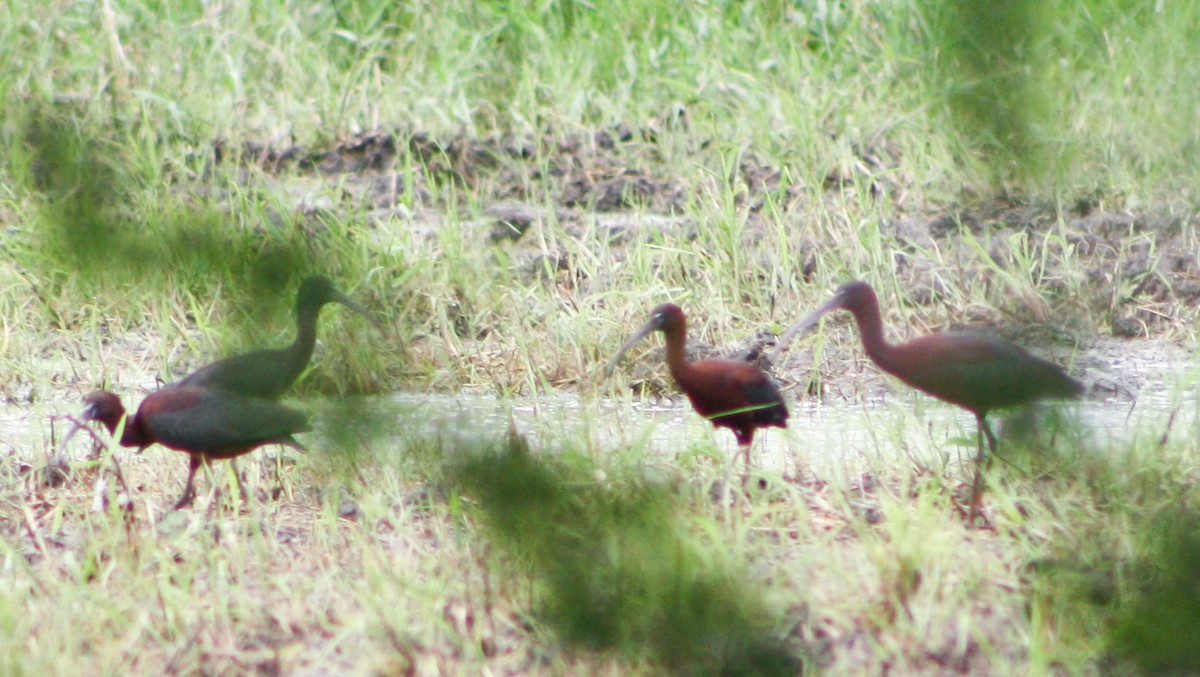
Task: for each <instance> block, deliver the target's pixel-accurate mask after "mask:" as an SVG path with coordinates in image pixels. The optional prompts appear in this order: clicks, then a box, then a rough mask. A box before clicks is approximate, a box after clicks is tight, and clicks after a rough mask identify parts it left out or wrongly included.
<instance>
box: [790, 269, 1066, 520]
mask: <svg viewBox="0 0 1200 677" xmlns="http://www.w3.org/2000/svg"><path fill="white" fill-rule="evenodd" d="M839 308H840V309H842V310H847V311H850V313H851V314H853V315H854V320H855V322H856V323H857V324H858V331H859V333H860V334H861V335H862V343H863V348H864V349H865V350H866V353H867V357H869V358H871V361H872V362H874V363H875V364H877V365H879V367H880V368H881V369H883V370H884V371H886V372H888V373H889V374H891V375H893V376H895V377H897V378H899V379H900V380H901V381H904V382H905V383H907V384H908V385H910V386H912V387H914V388H916V389H917V390H920V391H922V392H925V393H928V394H930V395H933V396H934V397H936V398H938V399H941V400H945V401H946V402H950V403H951V404H957V405H958V406H960V407H962V408H963V409H966V410H967V411H969V412H971V413H972V414H974V415H975V421H976V427H977V429H978V431H977V432H978V438H977V441H978V455H977V456H976V459H975V462H976V468H975V480H974V482H973V484H972V489H971V514H970V520H971V521H972V522H973V521H974V519H975V516H976V515H977V514H978V510H979V499H980V497H981V493H982V488H983V476H982V474H981V470H982V464H983V461H984V458H985V456H984V448H983V438H984V437H987V441H988V449H989V451H990V452H991V453H992V454H995V453H996V437H995V435H993V434H992V430H991V428H989V427H988V423H987V414H988V412H989V411H991V410H993V409H1003V408H1005V407H1012V406H1017V405H1022V404H1026V403H1029V402H1032V401H1034V400H1037V399H1042V398H1067V397H1076V396H1078V395H1080V394H1082V393H1083V384H1082V383H1080V382H1079V381H1076V380H1075V379H1073V378H1071V377H1070V376H1067V374H1066V372H1064V371H1063V369H1062V367H1060V366H1058V365H1057V364H1054V363H1053V362H1049V361H1047V360H1044V359H1042V358H1040V357H1036V356H1034V355H1031V354H1030V353H1028V352H1026V351H1025V350H1024V349H1023V348H1021V347H1019V346H1016V345H1014V344H1012V343H1009V342H1008V341H1005V340H1003V339H1000V338H997V337H995V336H990V335H987V334H980V333H972V332H954V333H942V334H931V335H929V336H922V337H920V338H916V339H913V340H912V341H909V342H907V343H902V344H899V345H893V344H891V343H888V342H887V340H886V339H884V337H883V318H882V317H881V315H880V312H879V299H878V298H877V297H876V296H875V290H873V289H871V286H870V285H868V284H867V283H866V282H860V281H855V282H847V283H846V284H843V285H842V286H841V287H839V288H838V290H837V292H835V293H834V295H833V298H831V299H830V300H829V301H827V302H825V303H824V304H823V305H822V306H820V307H819V308H817V309H816V310H814V311H812V312H811V313H809V314H808V315H807V316H805V317H804V318H803V319H801V320H800V321H799V322H796V323H795V324H794V325H792V326H791V327H790V328H788V330H787V331H786V332H784V335H783V337H782V338H781V339H780V341H779V347H778V348H777V349H776V351H777V353H778V351H782V350H783V349H784V348H786V347H787V345H788V344H789V343H791V341H792V338H794V337H795V335H796V334H797V333H798V332H800V331H802V330H804V329H806V328H808V327H810V326H812V325H813V324H816V322H817V320H819V319H820V318H821V316H822V315H824V314H825V313H828V312H829V311H831V310H836V309H839Z"/></svg>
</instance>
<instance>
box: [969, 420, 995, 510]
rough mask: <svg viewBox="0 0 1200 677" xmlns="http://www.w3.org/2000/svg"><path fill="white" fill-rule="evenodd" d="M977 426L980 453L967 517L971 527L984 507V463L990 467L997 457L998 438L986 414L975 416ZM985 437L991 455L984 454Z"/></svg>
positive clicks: (977, 454)
mask: <svg viewBox="0 0 1200 677" xmlns="http://www.w3.org/2000/svg"><path fill="white" fill-rule="evenodd" d="M975 425H976V427H977V428H978V431H977V433H976V437H975V439H976V442H977V445H978V449H979V451H978V452H977V453H976V455H975V480H974V481H973V482H972V483H971V512H970V514H969V515H968V517H967V523H968V524H971V525H974V524H975V518H976V517H978V516H979V509H980V508H981V507H982V506H981V504H982V502H983V466H984V462H985V461H986V462H987V463H988V464H989V465H990V463H991V460H992V456H995V455H996V436H995V435H993V434H992V429H991V428H989V427H988V424H987V420H986V419H985V415H984V414H975ZM984 437H987V441H988V450H989V452H990V455H987V454H984V451H983V438H984Z"/></svg>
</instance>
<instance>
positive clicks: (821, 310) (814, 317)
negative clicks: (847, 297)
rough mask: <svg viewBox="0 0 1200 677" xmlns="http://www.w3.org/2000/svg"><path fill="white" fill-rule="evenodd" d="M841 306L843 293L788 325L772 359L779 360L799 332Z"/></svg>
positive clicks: (773, 360)
mask: <svg viewBox="0 0 1200 677" xmlns="http://www.w3.org/2000/svg"><path fill="white" fill-rule="evenodd" d="M841 307H842V297H841V295H837V296H834V297H833V298H831V299H829V300H828V301H826V302H825V303H822V304H821V305H820V306H818V307H817V309H816V310H814V311H812V312H811V313H809V314H807V315H805V316H804V317H802V318H800V319H799V320H798V321H796V323H795V324H793V325H792V326H790V327H788V328H787V331H785V332H783V336H780V337H779V343H778V345H776V346H775V352H774V353H772V354H771V361H772V362H778V361H779V356H780V355H782V354H783V351H785V350H787V347H788V346H789V345H791V344H792V340H793V339H795V338H796V335H797V334H799V333H800V332H802V331H804V330H805V329H808V328H809V327H811V326H813V325H814V324H816V323H817V322H818V321H820V319H821V316H823V315H824V314H825V313H828V312H829V311H831V310H837V309H838V308H841Z"/></svg>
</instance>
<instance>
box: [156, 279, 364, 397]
mask: <svg viewBox="0 0 1200 677" xmlns="http://www.w3.org/2000/svg"><path fill="white" fill-rule="evenodd" d="M329 303H338V304H341V305H343V306H346V307H347V308H349V309H350V310H353V311H354V312H356V313H358V314H360V315H362V316H363V317H365V318H367V320H368V321H369V322H371V324H372V325H374V326H375V328H376V329H378V330H379V332H380V333H381V334H385V335H386V334H387V332H386V330H385V329H384V327H383V325H381V324H380V323H379V322H378V320H376V319H375V318H373V317H372V316H371V314H370V313H368V312H367V310H366V309H365V308H363V307H362V306H360V305H359V304H357V303H355V302H354V301H353V300H352V299H351V298H350V297H348V296H346V295H345V294H343V293H342V292H341V291H339V290H338V288H337V287H335V286H334V285H333V282H331V281H330V280H329V278H327V277H323V276H320V275H314V276H311V277H306V278H304V280H303V281H302V282H301V283H300V288H299V290H297V292H296V340H295V341H293V342H292V344H291V345H289V346H288V347H286V348H279V349H266V350H255V351H253V352H249V353H245V354H243V355H234V356H232V357H227V358H225V359H223V360H218V361H217V362H213V363H212V364H209V365H207V366H204V367H201V368H199V369H197V370H196V371H194V372H192V373H190V374H188V375H187V376H184V377H183V378H182V379H180V380H179V381H177V382H175V383H172V384H170V385H169V387H179V386H196V387H201V388H209V389H212V390H223V391H227V392H232V393H237V394H239V395H244V396H247V397H258V398H262V399H266V400H278V399H279V398H280V397H281V396H282V395H283V393H284V392H286V391H287V389H288V388H290V387H292V384H293V383H295V382H296V379H298V378H300V375H301V374H303V373H304V369H305V367H307V366H308V362H309V360H310V359H312V354H313V349H314V348H315V347H316V343H317V319H318V317H319V316H320V314H321V308H323V307H324V306H325V305H326V304H329Z"/></svg>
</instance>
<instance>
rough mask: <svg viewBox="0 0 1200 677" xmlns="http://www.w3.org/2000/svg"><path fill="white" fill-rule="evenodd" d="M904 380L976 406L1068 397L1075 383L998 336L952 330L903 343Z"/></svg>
mask: <svg viewBox="0 0 1200 677" xmlns="http://www.w3.org/2000/svg"><path fill="white" fill-rule="evenodd" d="M903 349H904V351H905V353H906V357H905V360H904V363H905V364H906V365H908V366H909V368H907V369H903V370H902V371H904V373H898V372H897V373H896V375H897V376H899V377H900V378H901V379H902V380H904V381H905V382H906V383H908V384H909V385H912V386H914V387H916V388H919V389H921V390H924V391H925V392H927V393H929V394H931V395H933V396H935V397H939V398H941V399H944V400H947V401H949V402H953V403H955V404H959V405H962V406H966V407H968V408H971V409H975V410H982V411H986V410H988V409H994V408H1003V407H1009V406H1013V405H1017V404H1020V403H1023V402H1028V401H1031V400H1035V399H1038V398H1042V397H1070V396H1073V395H1076V394H1078V389H1079V384H1078V383H1077V382H1076V381H1075V380H1074V379H1072V378H1071V377H1069V376H1067V375H1066V373H1065V372H1064V371H1063V370H1062V368H1061V367H1059V366H1058V365H1056V364H1054V363H1053V362H1049V361H1047V360H1044V359H1042V358H1040V357H1037V356H1035V355H1033V354H1031V353H1029V352H1027V351H1026V350H1024V349H1023V348H1021V347H1019V346H1017V345H1014V344H1012V343H1009V342H1008V341H1005V340H1003V339H1000V338H997V337H994V336H989V335H986V334H974V333H956V334H940V335H933V336H930V337H923V338H922V339H917V340H915V341H911V342H909V343H907V344H904V346H903Z"/></svg>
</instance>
